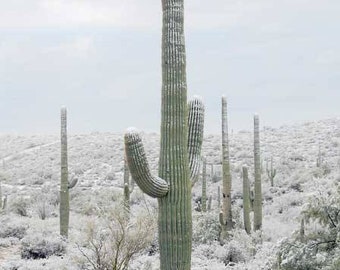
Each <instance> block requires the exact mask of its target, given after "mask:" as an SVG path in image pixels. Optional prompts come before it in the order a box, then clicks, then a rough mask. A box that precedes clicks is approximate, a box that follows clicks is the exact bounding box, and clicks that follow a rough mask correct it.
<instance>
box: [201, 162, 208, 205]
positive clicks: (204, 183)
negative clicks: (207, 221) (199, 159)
mask: <svg viewBox="0 0 340 270" xmlns="http://www.w3.org/2000/svg"><path fill="white" fill-rule="evenodd" d="M201 201H202V212H206V211H207V162H206V160H205V159H203V170H202V199H201Z"/></svg>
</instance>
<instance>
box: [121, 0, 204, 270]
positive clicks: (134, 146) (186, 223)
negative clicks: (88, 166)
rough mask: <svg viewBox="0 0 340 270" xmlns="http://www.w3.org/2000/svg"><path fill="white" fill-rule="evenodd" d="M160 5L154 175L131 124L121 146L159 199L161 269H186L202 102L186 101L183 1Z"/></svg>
mask: <svg viewBox="0 0 340 270" xmlns="http://www.w3.org/2000/svg"><path fill="white" fill-rule="evenodd" d="M162 9H163V28H162V94H161V96H162V98H161V100H162V105H161V112H162V113H161V138H160V142H161V145H160V158H159V173H158V175H159V177H157V176H154V175H152V174H151V172H150V169H149V166H148V162H147V160H146V156H145V151H144V148H143V145H142V141H141V137H140V135H139V133H138V132H136V131H135V130H133V129H132V130H129V131H128V132H127V133H126V134H125V151H126V156H127V160H128V164H129V169H130V173H131V176H132V178H133V179H134V180H135V182H136V183H137V184H138V186H139V187H140V188H141V189H142V190H143V191H144V192H145V193H146V194H148V195H150V196H152V197H155V198H158V206H159V211H158V233H159V249H160V269H161V270H175V269H178V270H190V265H191V247H192V242H191V238H192V213H191V182H190V178H191V179H192V181H194V182H195V180H196V179H197V174H198V170H199V162H200V159H201V156H200V152H201V146H202V140H203V117H204V106H203V103H202V101H201V100H200V99H198V98H195V99H194V100H193V101H191V102H189V104H188V105H187V83H186V57H185V44H184V26H183V22H184V1H183V0H163V1H162ZM187 117H188V118H187Z"/></svg>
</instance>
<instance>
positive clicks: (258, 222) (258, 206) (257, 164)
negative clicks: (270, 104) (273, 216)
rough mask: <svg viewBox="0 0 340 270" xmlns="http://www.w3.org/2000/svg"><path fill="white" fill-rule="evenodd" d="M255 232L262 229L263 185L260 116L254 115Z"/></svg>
mask: <svg viewBox="0 0 340 270" xmlns="http://www.w3.org/2000/svg"><path fill="white" fill-rule="evenodd" d="M254 170H255V183H254V230H255V231H257V230H261V228H262V183H261V158H260V128H259V116H258V115H257V114H255V115H254Z"/></svg>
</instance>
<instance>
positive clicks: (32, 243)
mask: <svg viewBox="0 0 340 270" xmlns="http://www.w3.org/2000/svg"><path fill="white" fill-rule="evenodd" d="M21 243H22V247H21V258H23V259H45V258H48V257H50V256H52V255H55V256H61V255H63V254H64V253H65V251H66V246H65V244H64V242H63V239H62V238H61V236H59V235H58V234H53V233H39V234H34V235H28V236H26V237H24V238H23V239H22V241H21Z"/></svg>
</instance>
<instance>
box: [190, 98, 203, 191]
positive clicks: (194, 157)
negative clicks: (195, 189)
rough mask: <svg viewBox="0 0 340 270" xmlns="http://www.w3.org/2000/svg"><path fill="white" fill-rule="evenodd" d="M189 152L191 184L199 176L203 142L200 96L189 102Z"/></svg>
mask: <svg viewBox="0 0 340 270" xmlns="http://www.w3.org/2000/svg"><path fill="white" fill-rule="evenodd" d="M188 113H189V116H188V128H189V133H188V153H189V168H190V179H191V186H193V185H194V184H195V183H196V182H197V180H198V176H199V170H200V164H201V146H202V142H203V125H204V106H203V102H202V100H201V98H200V97H198V96H194V97H193V99H192V100H190V101H189V103H188Z"/></svg>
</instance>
